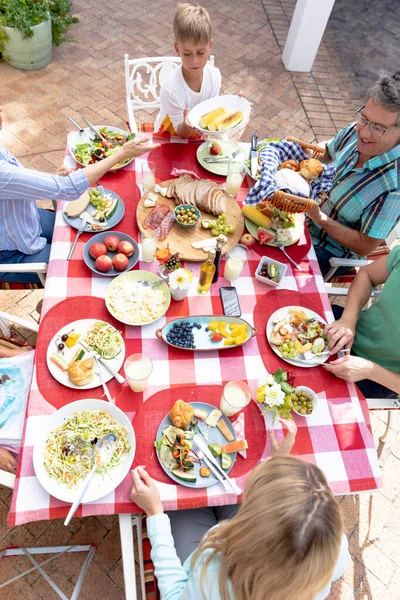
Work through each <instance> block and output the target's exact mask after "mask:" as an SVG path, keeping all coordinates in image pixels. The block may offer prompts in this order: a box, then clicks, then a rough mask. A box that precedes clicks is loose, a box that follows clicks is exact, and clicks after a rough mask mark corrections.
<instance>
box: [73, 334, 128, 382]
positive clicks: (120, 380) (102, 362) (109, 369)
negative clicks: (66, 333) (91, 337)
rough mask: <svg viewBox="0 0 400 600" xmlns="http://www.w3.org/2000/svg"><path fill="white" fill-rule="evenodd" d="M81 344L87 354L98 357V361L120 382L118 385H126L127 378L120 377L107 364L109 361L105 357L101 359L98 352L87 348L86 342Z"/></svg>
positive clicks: (80, 342)
mask: <svg viewBox="0 0 400 600" xmlns="http://www.w3.org/2000/svg"><path fill="white" fill-rule="evenodd" d="M79 344H80V345H81V346H82V348H83V349H84V350H86V352H92V353H93V355H95V356H97V359H98V360H99V361H100V363H101V364H102V365H103V366H104V367H105V368H106V369H107V371H108V372H109V373H111V375H112V376H113V377H114V378H115V379H116V380H117V381H118V383H124V381H125V377H123V376H122V375H120V374H119V373H117V372H116V371H114V369H113V368H112V367H110V365H109V364H107V360H105V359H104V358H103V357H101V356H100V354H99V353H98V352H96V351H95V350H92V348H90V347H89V346H87V344H86V343H85V342H82V341H79Z"/></svg>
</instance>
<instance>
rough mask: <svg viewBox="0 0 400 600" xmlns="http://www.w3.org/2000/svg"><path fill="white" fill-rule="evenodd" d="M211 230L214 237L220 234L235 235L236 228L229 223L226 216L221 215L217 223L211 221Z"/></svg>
mask: <svg viewBox="0 0 400 600" xmlns="http://www.w3.org/2000/svg"><path fill="white" fill-rule="evenodd" d="M210 229H211V233H212V234H213V235H220V233H224V234H225V235H226V234H227V233H233V232H234V231H235V226H234V225H230V224H229V223H228V219H227V218H226V215H219V217H218V218H217V220H216V221H210Z"/></svg>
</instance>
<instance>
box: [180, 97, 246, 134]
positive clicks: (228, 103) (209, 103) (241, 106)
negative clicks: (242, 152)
mask: <svg viewBox="0 0 400 600" xmlns="http://www.w3.org/2000/svg"><path fill="white" fill-rule="evenodd" d="M219 107H222V108H225V109H226V110H228V111H229V112H235V111H237V110H241V111H242V113H243V119H242V121H240V123H238V124H237V125H235V127H232V129H227V130H226V131H209V130H208V129H202V128H201V127H200V126H199V119H200V117H202V116H203V115H205V114H206V113H209V112H211V111H212V110H215V109H216V108H219ZM250 112H251V106H250V103H249V102H248V100H246V99H245V98H243V97H242V96H234V95H232V96H217V97H216V98H210V99H209V100H204V102H200V104H197V105H196V106H194V107H193V108H192V109H191V111H190V112H189V114H188V119H189V122H190V124H191V125H193V127H195V128H196V129H198V131H201V133H203V134H204V135H205V136H208V137H211V138H222V137H226V135H225V134H229V133H232V132H234V131H236V130H237V129H240V128H241V127H243V124H244V123H246V122H247V121H248V120H249V118H250Z"/></svg>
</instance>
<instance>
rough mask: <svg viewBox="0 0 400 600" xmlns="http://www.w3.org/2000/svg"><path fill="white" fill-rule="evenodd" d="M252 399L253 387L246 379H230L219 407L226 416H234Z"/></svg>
mask: <svg viewBox="0 0 400 600" xmlns="http://www.w3.org/2000/svg"><path fill="white" fill-rule="evenodd" d="M250 400H251V389H250V388H249V386H248V385H247V383H245V382H244V381H239V380H238V379H234V380H233V381H229V382H228V383H227V384H226V385H225V387H224V391H223V392H222V397H221V402H220V405H219V409H220V411H221V412H223V413H224V415H225V416H226V417H232V416H233V415H236V413H238V412H239V411H241V410H242V409H243V408H245V407H246V406H247V405H248V404H249V402H250Z"/></svg>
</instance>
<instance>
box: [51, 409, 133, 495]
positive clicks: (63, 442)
mask: <svg viewBox="0 0 400 600" xmlns="http://www.w3.org/2000/svg"><path fill="white" fill-rule="evenodd" d="M108 433H114V434H115V435H116V437H117V439H116V441H115V443H114V454H113V456H112V457H111V459H110V461H109V462H107V463H105V464H101V465H100V466H99V467H98V469H96V473H98V474H102V475H105V474H106V473H107V472H108V471H109V470H110V469H112V468H113V467H116V466H118V465H119V464H120V463H121V461H122V457H123V456H124V455H125V454H127V453H128V452H129V451H130V446H129V442H128V436H127V431H126V429H125V427H122V426H121V425H119V424H118V423H117V421H116V420H115V419H114V418H113V417H112V416H111V415H110V414H109V413H107V412H105V411H102V410H100V411H90V410H83V411H82V412H79V413H78V412H76V413H74V414H73V415H71V416H70V417H69V418H68V419H66V420H65V422H64V423H63V424H62V425H60V426H59V427H57V428H56V429H54V430H53V431H52V432H51V433H50V434H49V435H48V437H47V440H46V443H45V448H44V467H45V469H46V471H47V472H48V474H49V475H50V477H53V478H54V479H57V480H58V481H60V482H62V483H65V484H66V485H67V487H68V489H72V488H74V487H76V485H77V484H78V482H79V481H80V480H81V479H84V478H85V477H86V476H87V475H88V474H89V473H90V471H91V470H92V468H93V467H94V464H95V458H96V456H95V452H94V446H95V444H96V443H97V441H98V440H99V439H100V438H102V437H103V436H104V435H107V434H108Z"/></svg>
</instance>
